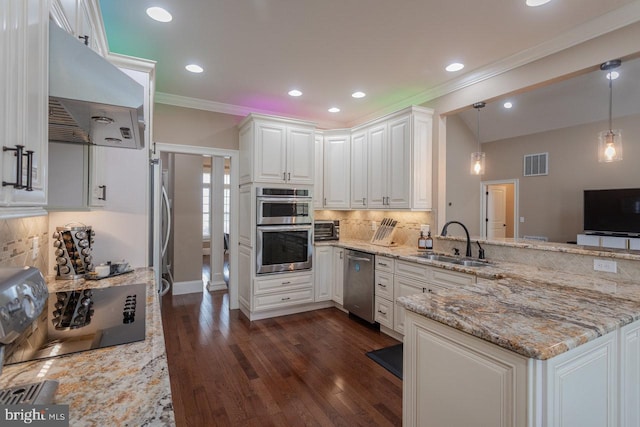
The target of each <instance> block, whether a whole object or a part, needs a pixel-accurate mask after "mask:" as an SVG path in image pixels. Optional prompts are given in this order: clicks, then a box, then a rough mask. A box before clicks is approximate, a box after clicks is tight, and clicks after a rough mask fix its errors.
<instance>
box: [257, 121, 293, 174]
mask: <svg viewBox="0 0 640 427" xmlns="http://www.w3.org/2000/svg"><path fill="white" fill-rule="evenodd" d="M255 126H256V133H255V137H256V141H255V146H254V149H255V155H254V161H255V177H254V179H255V181H260V182H285V180H286V173H287V172H286V162H287V150H286V148H287V146H286V138H287V133H286V126H285V125H282V124H279V123H268V122H262V121H257V122H256V124H255Z"/></svg>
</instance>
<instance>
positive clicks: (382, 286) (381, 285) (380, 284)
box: [378, 283, 387, 288]
mask: <svg viewBox="0 0 640 427" xmlns="http://www.w3.org/2000/svg"><path fill="white" fill-rule="evenodd" d="M378 286H380V287H381V288H386V287H387V285H383V284H382V283H378Z"/></svg>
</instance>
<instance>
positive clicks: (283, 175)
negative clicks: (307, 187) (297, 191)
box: [282, 172, 287, 181]
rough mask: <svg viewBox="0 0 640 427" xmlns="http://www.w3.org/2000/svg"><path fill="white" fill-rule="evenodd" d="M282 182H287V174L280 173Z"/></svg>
mask: <svg viewBox="0 0 640 427" xmlns="http://www.w3.org/2000/svg"><path fill="white" fill-rule="evenodd" d="M282 180H283V181H286V180H287V173H286V172H282Z"/></svg>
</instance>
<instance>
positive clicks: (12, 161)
mask: <svg viewBox="0 0 640 427" xmlns="http://www.w3.org/2000/svg"><path fill="white" fill-rule="evenodd" d="M1 7H2V8H3V9H4V10H2V13H1V14H0V26H1V28H0V37H1V39H0V54H1V55H2V58H3V66H2V67H0V93H2V99H1V100H0V143H1V145H2V146H3V151H1V152H0V175H2V181H3V186H2V187H1V188H0V205H4V206H43V205H45V204H46V203H47V176H48V174H47V164H48V107H47V105H48V97H49V74H48V63H49V26H48V25H49V2H48V1H46V0H28V1H27V0H6V1H4V2H2V6H1ZM4 149H7V150H8V151H4ZM18 153H20V154H21V155H20V156H18ZM4 183H10V184H9V185H4Z"/></svg>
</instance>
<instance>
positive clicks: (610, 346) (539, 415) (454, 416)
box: [403, 312, 640, 427]
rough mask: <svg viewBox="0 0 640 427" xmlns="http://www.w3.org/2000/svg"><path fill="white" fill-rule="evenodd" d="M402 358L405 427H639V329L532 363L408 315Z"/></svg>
mask: <svg viewBox="0 0 640 427" xmlns="http://www.w3.org/2000/svg"><path fill="white" fill-rule="evenodd" d="M403 357H404V359H403V364H404V365H403V366H404V380H403V425H404V426H425V427H431V426H447V427H458V426H460V427H462V426H465V427H466V426H492V427H494V426H495V427H520V426H528V427H550V426H553V427H577V426H579V427H614V426H621V427H638V426H639V425H640V415H639V411H640V410H639V408H640V321H636V322H635V323H632V324H630V325H627V326H625V327H623V328H621V329H619V330H616V331H613V332H610V333H608V334H606V335H604V336H602V337H599V338H597V339H595V340H593V341H590V342H588V343H586V344H584V345H581V346H579V347H577V348H574V349H572V350H569V351H567V352H565V353H562V354H560V355H558V356H556V357H554V358H551V359H548V360H536V359H530V358H526V357H524V356H521V355H519V354H516V353H514V352H511V351H508V350H506V349H503V348H501V347H499V346H497V345H494V344H491V343H489V342H487V341H484V340H482V339H479V338H476V337H474V336H471V335H469V334H466V333H464V332H461V331H458V330H457V329H454V328H451V327H449V326H446V325H444V324H442V323H439V322H436V321H434V320H431V319H428V318H426V317H424V316H421V315H418V314H416V313H413V312H408V313H407V314H406V322H405V335H404V356H403Z"/></svg>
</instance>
